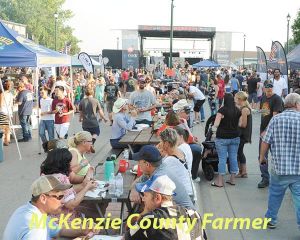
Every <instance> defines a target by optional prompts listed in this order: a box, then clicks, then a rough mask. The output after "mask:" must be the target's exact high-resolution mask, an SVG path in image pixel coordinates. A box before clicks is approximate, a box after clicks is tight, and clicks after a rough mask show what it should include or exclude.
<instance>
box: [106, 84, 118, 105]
mask: <svg viewBox="0 0 300 240" xmlns="http://www.w3.org/2000/svg"><path fill="white" fill-rule="evenodd" d="M118 91H119V88H118V86H117V85H116V84H107V85H106V86H105V88H104V92H105V93H106V94H107V98H106V99H107V101H115V100H117V98H118Z"/></svg>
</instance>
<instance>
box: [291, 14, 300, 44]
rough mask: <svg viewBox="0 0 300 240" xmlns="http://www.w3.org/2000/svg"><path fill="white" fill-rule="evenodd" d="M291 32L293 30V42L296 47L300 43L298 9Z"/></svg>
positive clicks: (299, 15)
mask: <svg viewBox="0 0 300 240" xmlns="http://www.w3.org/2000/svg"><path fill="white" fill-rule="evenodd" d="M292 30H293V37H294V42H295V44H296V45H297V44H299V43H300V9H299V10H298V13H297V18H296V19H295V21H294V23H293V25H292Z"/></svg>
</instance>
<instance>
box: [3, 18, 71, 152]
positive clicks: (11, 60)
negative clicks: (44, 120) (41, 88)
mask: <svg viewBox="0 0 300 240" xmlns="http://www.w3.org/2000/svg"><path fill="white" fill-rule="evenodd" d="M0 66H1V67H33V68H35V71H34V75H33V80H34V87H35V99H36V102H38V81H39V68H41V67H62V66H71V57H70V56H68V55H65V54H61V53H58V52H56V51H53V50H50V49H48V48H46V47H43V46H40V45H38V44H36V43H34V42H33V41H31V40H29V39H26V38H24V37H22V36H20V35H19V34H18V33H17V32H15V31H14V30H12V29H10V28H9V27H8V26H6V25H5V24H4V23H3V22H2V21H1V20H0ZM71 84H72V81H71ZM1 87H2V84H1ZM71 87H72V86H71ZM36 114H37V116H38V115H39V108H37V111H36ZM39 145H41V144H40V143H39ZM39 148H40V146H39Z"/></svg>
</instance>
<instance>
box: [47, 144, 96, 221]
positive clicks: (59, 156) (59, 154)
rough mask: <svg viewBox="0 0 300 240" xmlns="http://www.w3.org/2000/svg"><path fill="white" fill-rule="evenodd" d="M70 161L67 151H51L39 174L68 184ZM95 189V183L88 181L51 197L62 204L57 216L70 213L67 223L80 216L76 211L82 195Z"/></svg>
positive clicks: (69, 154)
mask: <svg viewBox="0 0 300 240" xmlns="http://www.w3.org/2000/svg"><path fill="white" fill-rule="evenodd" d="M71 161H72V154H71V153H70V151H69V150H68V149H66V148H62V149H55V150H52V151H50V152H49V153H48V155H47V158H46V159H45V161H44V162H43V163H42V164H41V174H42V175H53V176H55V177H56V178H57V179H58V180H59V181H60V182H61V183H62V184H70V180H69V176H70V173H71V172H70V169H71ZM96 187H97V183H96V182H95V181H92V180H90V179H89V180H88V181H85V183H82V184H79V185H74V186H73V187H71V188H70V189H67V190H65V192H64V194H63V195H59V196H57V195H53V196H51V197H54V198H56V199H57V200H62V203H63V207H62V210H61V211H62V212H60V213H59V214H65V215H67V214H69V213H71V217H70V218H69V219H68V221H69V222H70V221H72V220H73V219H74V218H77V217H80V216H81V214H80V212H81V211H78V209H79V205H80V204H81V202H82V200H83V198H84V195H85V194H86V192H87V191H89V190H92V189H94V188H96ZM80 209H81V208H80ZM82 209H84V208H82ZM86 209H88V208H86ZM94 210H95V209H92V208H91V210H90V211H92V212H93V211H94ZM85 214H88V212H85ZM88 215H91V214H88ZM52 217H55V216H52ZM56 217H59V216H56ZM91 217H92V216H91Z"/></svg>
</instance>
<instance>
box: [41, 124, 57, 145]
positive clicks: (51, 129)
mask: <svg viewBox="0 0 300 240" xmlns="http://www.w3.org/2000/svg"><path fill="white" fill-rule="evenodd" d="M46 130H47V132H48V137H49V141H50V140H53V139H54V120H41V122H40V131H39V135H40V138H41V140H42V142H43V143H45V142H47V138H46Z"/></svg>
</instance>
